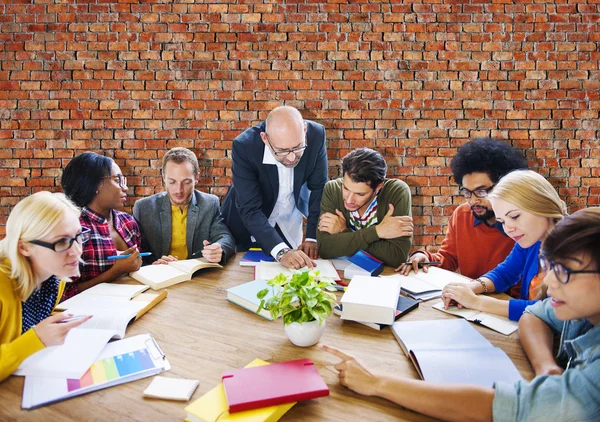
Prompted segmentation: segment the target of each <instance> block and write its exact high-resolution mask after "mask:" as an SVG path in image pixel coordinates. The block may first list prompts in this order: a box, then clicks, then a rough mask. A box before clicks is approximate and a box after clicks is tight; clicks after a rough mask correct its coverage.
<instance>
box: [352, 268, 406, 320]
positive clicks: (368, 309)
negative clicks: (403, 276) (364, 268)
mask: <svg viewBox="0 0 600 422" xmlns="http://www.w3.org/2000/svg"><path fill="white" fill-rule="evenodd" d="M399 295H400V281H399V280H397V279H395V278H382V277H367V276H355V277H354V278H352V280H351V281H350V284H348V287H347V288H346V291H345V292H344V295H343V296H342V299H341V303H342V305H343V312H342V319H349V320H352V321H364V322H374V323H377V324H387V325H391V324H393V323H394V321H395V318H396V306H397V305H398V297H399Z"/></svg>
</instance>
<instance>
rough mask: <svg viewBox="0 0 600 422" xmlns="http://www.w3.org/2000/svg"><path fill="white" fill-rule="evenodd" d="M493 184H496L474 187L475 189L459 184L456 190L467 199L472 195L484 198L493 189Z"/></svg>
mask: <svg viewBox="0 0 600 422" xmlns="http://www.w3.org/2000/svg"><path fill="white" fill-rule="evenodd" d="M494 186H496V184H495V183H494V184H493V185H492V186H490V187H489V188H479V189H475V190H469V189H467V188H464V187H462V186H461V187H460V188H459V189H458V192H459V193H460V194H461V195H462V196H464V197H465V198H467V199H469V198H470V197H471V196H472V195H475V196H476V197H477V198H486V197H487V196H488V195H489V194H490V192H491V191H492V190H493V189H494Z"/></svg>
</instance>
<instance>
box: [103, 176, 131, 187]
mask: <svg viewBox="0 0 600 422" xmlns="http://www.w3.org/2000/svg"><path fill="white" fill-rule="evenodd" d="M103 179H113V180H114V181H115V182H117V184H118V185H119V187H121V188H123V189H125V188H127V177H125V176H123V175H122V174H117V175H116V176H105V177H103Z"/></svg>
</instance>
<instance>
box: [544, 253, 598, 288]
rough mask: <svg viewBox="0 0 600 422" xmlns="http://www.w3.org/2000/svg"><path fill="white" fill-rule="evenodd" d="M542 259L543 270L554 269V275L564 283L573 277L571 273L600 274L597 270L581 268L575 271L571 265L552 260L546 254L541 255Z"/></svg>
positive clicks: (546, 271)
mask: <svg viewBox="0 0 600 422" xmlns="http://www.w3.org/2000/svg"><path fill="white" fill-rule="evenodd" d="M539 259H540V268H541V269H542V271H543V272H545V273H548V271H550V270H554V275H555V276H556V279H557V280H558V281H560V282H561V283H562V284H567V283H568V282H569V279H570V278H571V274H581V273H584V274H600V271H597V270H580V271H575V270H572V269H570V268H569V267H565V266H564V265H563V264H559V263H558V262H552V261H550V260H549V259H548V258H546V257H545V256H544V255H540V256H539Z"/></svg>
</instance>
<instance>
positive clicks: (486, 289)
mask: <svg viewBox="0 0 600 422" xmlns="http://www.w3.org/2000/svg"><path fill="white" fill-rule="evenodd" d="M475 281H478V282H479V284H481V286H482V287H483V293H487V291H488V288H487V285H486V284H485V281H483V280H482V279H480V278H476V279H475Z"/></svg>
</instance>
